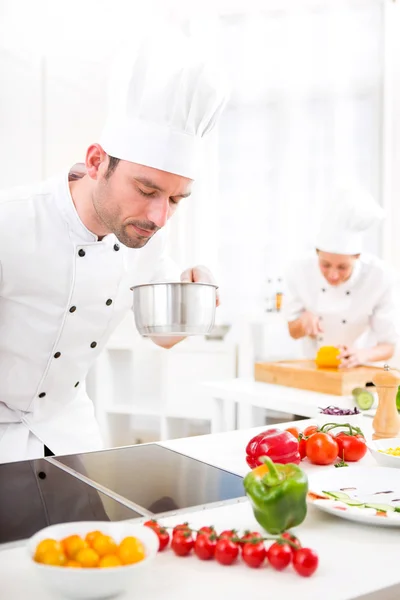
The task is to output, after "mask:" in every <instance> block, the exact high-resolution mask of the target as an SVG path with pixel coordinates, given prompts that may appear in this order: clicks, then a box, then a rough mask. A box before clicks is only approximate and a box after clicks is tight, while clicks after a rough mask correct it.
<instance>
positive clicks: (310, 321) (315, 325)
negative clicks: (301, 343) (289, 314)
mask: <svg viewBox="0 0 400 600" xmlns="http://www.w3.org/2000/svg"><path fill="white" fill-rule="evenodd" d="M299 321H300V323H301V326H302V328H303V331H304V335H308V336H310V337H316V336H317V335H318V334H319V333H322V332H323V329H322V327H321V323H320V320H319V317H317V316H316V315H314V314H313V313H312V312H309V311H308V310H305V311H304V312H303V314H302V315H301V317H299Z"/></svg>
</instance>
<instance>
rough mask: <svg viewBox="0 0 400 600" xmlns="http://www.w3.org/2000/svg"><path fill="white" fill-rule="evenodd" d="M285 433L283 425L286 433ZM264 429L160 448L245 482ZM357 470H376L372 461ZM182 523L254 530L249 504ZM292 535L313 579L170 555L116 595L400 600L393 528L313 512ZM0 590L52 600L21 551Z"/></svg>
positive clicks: (10, 553) (13, 597) (14, 599)
mask: <svg viewBox="0 0 400 600" xmlns="http://www.w3.org/2000/svg"><path fill="white" fill-rule="evenodd" d="M303 423H304V422H303ZM297 424H298V423H297ZM287 426H288V424H287V423H285V424H284V427H287ZM370 428H371V419H366V426H365V430H366V433H367V431H368V430H370ZM263 429H265V427H262V428H257V429H252V430H242V431H233V432H229V433H221V434H215V435H208V436H201V437H193V438H187V439H181V440H173V441H169V442H164V443H163V445H164V446H166V447H168V448H171V449H174V450H176V451H179V452H182V453H184V454H187V455H189V456H192V457H194V458H197V459H200V460H203V461H205V462H209V463H212V464H214V465H216V466H218V467H221V468H224V469H227V470H230V471H233V472H235V473H238V474H241V475H244V474H245V473H246V472H247V471H248V467H247V465H246V462H245V452H244V449H245V446H246V444H247V442H248V441H249V439H250V438H251V437H252V436H253V435H255V434H256V433H258V432H259V431H262V430H263ZM358 464H362V465H364V466H366V465H370V466H371V467H374V468H376V464H375V462H374V460H373V458H372V457H371V456H370V455H367V456H366V457H365V458H364V459H363V460H362V461H361V462H360V463H358ZM302 466H303V468H304V469H305V470H306V471H307V472H308V473H311V472H316V471H318V470H320V469H324V470H326V469H333V467H317V466H312V465H309V464H308V463H307V462H306V461H304V462H303V463H302ZM349 468H352V467H351V466H350V467H349ZM194 485H195V482H194ZM184 520H188V521H189V523H190V524H191V525H192V526H193V527H195V528H196V527H198V526H201V525H209V524H213V525H214V526H215V527H216V528H217V530H218V529H219V530H221V529H225V528H237V529H239V530H244V529H255V530H257V529H258V530H260V526H259V525H258V524H257V522H256V521H255V519H254V517H253V514H252V510H251V507H250V505H249V504H248V503H247V502H244V503H238V504H233V505H230V506H225V507H222V508H214V509H209V510H206V511H200V512H194V513H190V514H185V517H184ZM177 521H182V516H181V517H179V516H178V517H169V518H168V519H165V521H163V522H165V524H167V525H169V524H174V523H176V522H177ZM297 533H298V535H299V537H300V539H301V542H302V544H303V545H304V546H311V547H312V548H314V549H315V550H316V551H317V553H318V555H319V558H320V566H319V568H318V570H317V572H316V573H315V574H314V575H313V576H312V577H311V578H309V579H306V578H302V577H299V576H298V575H296V574H295V573H294V571H292V570H291V569H290V568H288V569H287V570H286V571H284V572H277V571H274V570H273V569H272V568H270V567H267V566H266V567H262V568H261V569H250V568H249V567H247V566H246V565H244V564H243V563H242V562H241V561H240V562H239V563H238V564H235V565H232V566H230V567H223V566H221V565H219V564H217V563H216V562H215V561H212V562H209V561H207V562H203V561H200V560H198V559H197V558H196V557H195V556H190V557H185V558H178V557H176V556H175V555H174V554H173V553H172V552H171V551H166V552H163V553H160V554H159V555H158V556H157V557H156V561H155V563H154V568H153V569H152V570H151V572H150V573H149V577H148V578H147V580H146V581H145V582H143V584H142V585H140V588H137V589H134V587H132V590H131V593H127V594H125V595H124V596H121V599H122V600H127V599H128V598H140V599H141V600H167V599H168V600H181V599H182V600H183V599H185V600H186V599H192V600H204V597H205V595H209V596H211V595H212V597H215V598H217V597H221V596H226V597H227V598H230V599H235V600H236V599H237V600H244V599H246V598H248V599H251V600H265V598H282V599H283V600H286V598H287V599H289V598H292V597H297V598H304V599H307V600H314V599H315V600H317V599H318V600H321V598H322V599H324V600H330V599H332V600H334V599H335V600H352V599H356V598H358V599H361V598H363V599H364V600H367V598H368V600H395V599H396V600H397V599H398V598H399V597H400V569H399V568H398V556H399V553H400V535H399V529H396V528H393V529H389V528H383V527H382V528H376V527H371V526H366V525H360V524H356V523H353V522H349V521H345V520H344V519H340V518H337V517H334V516H330V515H328V514H325V513H322V512H320V511H318V510H317V509H316V508H315V507H313V506H311V507H309V511H308V515H307V518H306V520H305V522H304V523H303V524H302V525H301V526H300V527H299V528H297ZM393 586H394V587H393ZM0 589H1V593H0V596H1V597H2V598H4V599H6V600H24V599H25V598H26V599H28V598H29V599H30V598H32V597H36V596H37V597H40V598H41V600H58V597H57V596H56V595H55V594H54V593H53V592H48V591H47V590H46V589H45V588H44V587H43V585H42V582H41V580H39V579H38V578H37V577H36V573H35V571H34V570H33V568H32V565H31V564H30V561H29V558H28V557H27V555H26V554H25V549H24V548H23V547H19V548H13V549H7V550H4V551H3V552H1V553H0ZM60 600H61V598H60Z"/></svg>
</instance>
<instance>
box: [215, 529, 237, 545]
mask: <svg viewBox="0 0 400 600" xmlns="http://www.w3.org/2000/svg"><path fill="white" fill-rule="evenodd" d="M218 539H220V540H232V539H234V540H235V543H238V542H239V536H238V533H237V530H236V529H225V530H224V531H223V532H222V533H220V535H219V536H218Z"/></svg>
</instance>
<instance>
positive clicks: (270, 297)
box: [265, 279, 275, 312]
mask: <svg viewBox="0 0 400 600" xmlns="http://www.w3.org/2000/svg"><path fill="white" fill-rule="evenodd" d="M274 310H275V297H274V289H273V281H272V279H267V285H266V298H265V311H266V312H273V311H274Z"/></svg>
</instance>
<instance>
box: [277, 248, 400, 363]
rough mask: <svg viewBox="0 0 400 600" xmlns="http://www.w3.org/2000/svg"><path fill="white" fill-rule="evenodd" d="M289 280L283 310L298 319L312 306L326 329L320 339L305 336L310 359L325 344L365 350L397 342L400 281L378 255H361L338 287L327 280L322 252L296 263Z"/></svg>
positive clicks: (306, 353) (305, 348)
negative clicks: (399, 288)
mask: <svg viewBox="0 0 400 600" xmlns="http://www.w3.org/2000/svg"><path fill="white" fill-rule="evenodd" d="M286 283H287V290H286V295H285V300H284V307H283V310H284V314H285V317H286V319H287V321H288V322H291V321H295V320H296V319H298V318H299V317H300V316H301V314H302V312H303V311H304V310H307V311H310V312H312V313H313V314H315V315H317V316H318V317H319V318H320V322H321V326H322V328H323V333H321V334H320V335H319V336H318V337H317V338H310V337H308V338H303V343H304V354H305V356H306V357H307V358H314V357H315V354H316V352H317V350H318V348H320V347H321V346H338V345H346V346H351V347H356V348H365V347H371V346H373V345H376V344H378V343H390V344H396V343H397V342H398V340H399V324H398V315H397V310H396V301H395V299H396V295H397V294H396V290H397V287H396V286H397V285H398V284H397V282H396V280H395V277H394V275H393V273H392V271H391V269H390V268H389V267H388V266H387V265H385V263H384V262H383V261H382V260H380V259H378V258H377V257H375V256H372V255H364V254H362V255H361V256H360V258H359V259H358V260H357V261H356V263H355V267H354V269H353V273H352V274H351V276H350V278H349V279H348V280H347V281H345V282H344V283H342V284H340V285H338V286H332V285H329V283H328V282H327V281H326V279H325V278H324V276H323V275H322V273H321V271H320V269H319V265H318V257H317V255H315V256H310V257H306V258H303V259H301V260H298V261H296V262H295V263H293V264H292V265H291V267H290V268H289V270H288V273H287V276H286Z"/></svg>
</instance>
